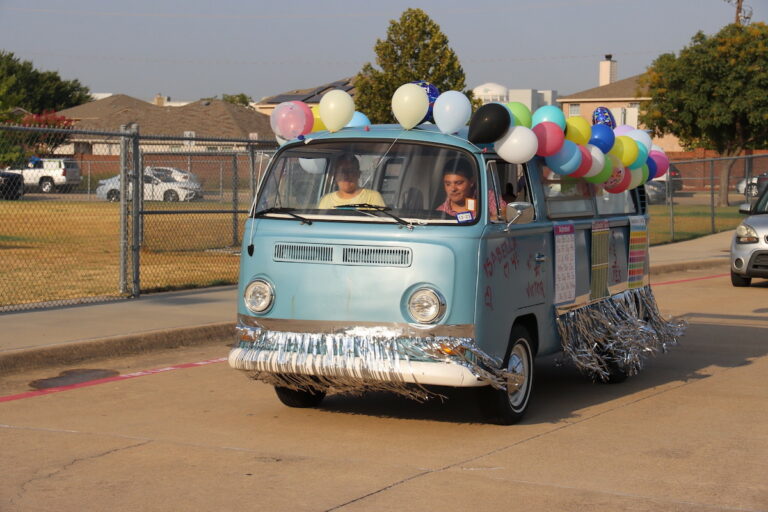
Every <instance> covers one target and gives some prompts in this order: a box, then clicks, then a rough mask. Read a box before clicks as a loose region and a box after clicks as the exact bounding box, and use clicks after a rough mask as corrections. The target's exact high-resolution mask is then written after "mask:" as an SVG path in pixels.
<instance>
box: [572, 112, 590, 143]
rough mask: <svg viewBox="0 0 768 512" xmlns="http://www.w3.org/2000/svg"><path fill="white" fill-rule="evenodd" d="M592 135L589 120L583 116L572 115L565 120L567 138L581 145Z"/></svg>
mask: <svg viewBox="0 0 768 512" xmlns="http://www.w3.org/2000/svg"><path fill="white" fill-rule="evenodd" d="M591 137H592V128H591V127H590V126H589V122H588V121H587V120H586V119H584V118H583V117H581V116H571V117H569V118H568V119H566V120H565V138H566V139H567V140H570V141H571V142H575V143H576V144H579V145H581V146H583V145H585V144H587V143H588V142H589V139H590V138H591Z"/></svg>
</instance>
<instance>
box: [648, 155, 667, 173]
mask: <svg viewBox="0 0 768 512" xmlns="http://www.w3.org/2000/svg"><path fill="white" fill-rule="evenodd" d="M648 158H651V159H652V160H653V161H654V162H656V176H654V178H660V177H661V176H664V175H665V174H666V173H667V170H668V169H669V158H668V157H667V155H665V154H664V152H662V151H656V150H653V151H651V153H650V154H649V155H648Z"/></svg>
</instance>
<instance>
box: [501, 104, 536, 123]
mask: <svg viewBox="0 0 768 512" xmlns="http://www.w3.org/2000/svg"><path fill="white" fill-rule="evenodd" d="M507 108H508V109H509V111H510V112H512V117H514V118H515V119H514V121H515V126H525V127H526V128H530V127H531V122H532V116H531V110H530V109H529V108H528V107H526V106H525V105H523V104H522V103H520V102H519V101H510V102H509V103H507Z"/></svg>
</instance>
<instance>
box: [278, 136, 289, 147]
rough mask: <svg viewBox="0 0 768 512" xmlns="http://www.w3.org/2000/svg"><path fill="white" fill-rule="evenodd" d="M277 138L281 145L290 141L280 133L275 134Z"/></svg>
mask: <svg viewBox="0 0 768 512" xmlns="http://www.w3.org/2000/svg"><path fill="white" fill-rule="evenodd" d="M275 140H276V141H277V143H278V145H280V146H284V145H285V143H286V142H288V141H287V140H285V139H284V138H282V137H281V136H279V135H278V134H275Z"/></svg>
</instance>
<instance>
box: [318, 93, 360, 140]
mask: <svg viewBox="0 0 768 512" xmlns="http://www.w3.org/2000/svg"><path fill="white" fill-rule="evenodd" d="M354 114H355V102H354V100H353V99H352V96H350V95H349V93H347V92H345V91H342V90H341V89H333V90H332V91H328V92H327V93H325V94H324V95H323V97H322V98H320V119H322V120H323V124H325V127H326V128H327V129H328V131H329V132H331V133H333V132H337V131H339V130H341V129H342V128H344V127H345V126H346V125H347V123H348V122H349V121H350V120H351V119H352V116H353V115H354Z"/></svg>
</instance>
